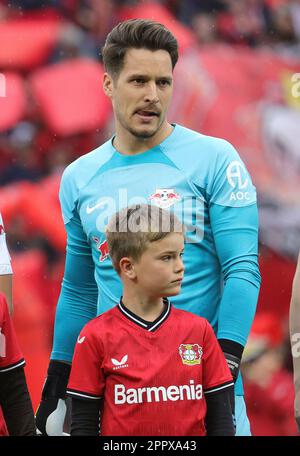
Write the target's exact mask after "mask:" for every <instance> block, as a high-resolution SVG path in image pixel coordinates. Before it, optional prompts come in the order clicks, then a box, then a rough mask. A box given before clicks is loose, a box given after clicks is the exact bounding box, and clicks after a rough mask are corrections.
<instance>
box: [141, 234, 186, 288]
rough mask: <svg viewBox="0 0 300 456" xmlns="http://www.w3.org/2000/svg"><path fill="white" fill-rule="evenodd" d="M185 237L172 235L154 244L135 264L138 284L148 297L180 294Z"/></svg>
mask: <svg viewBox="0 0 300 456" xmlns="http://www.w3.org/2000/svg"><path fill="white" fill-rule="evenodd" d="M183 250H184V237H183V235H182V234H181V233H170V234H168V235H167V236H166V237H165V238H164V239H161V240H160V241H156V242H152V243H151V244H150V245H149V247H148V248H147V250H146V251H145V252H144V253H143V254H142V256H141V257H140V259H139V260H138V262H134V271H135V274H136V283H137V285H138V287H139V288H140V290H141V291H142V292H144V293H145V294H147V295H148V296H156V297H165V296H175V295H177V294H178V293H179V292H180V289H181V282H182V279H183V273H184V265H183V261H182V255H183Z"/></svg>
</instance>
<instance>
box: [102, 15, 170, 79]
mask: <svg viewBox="0 0 300 456" xmlns="http://www.w3.org/2000/svg"><path fill="white" fill-rule="evenodd" d="M130 48H134V49H149V50H150V51H158V50H164V51H167V52H168V53H169V54H170V57H171V60H172V67H173V69H174V67H175V65H176V62H177V60H178V43H177V40H176V38H175V37H174V35H172V33H171V32H170V31H169V30H168V29H167V28H166V27H165V26H164V25H162V24H160V23H158V22H154V21H150V20H146V19H130V20H128V21H125V22H120V23H119V24H118V25H116V27H114V28H113V29H112V31H111V32H110V33H109V34H108V35H107V38H106V41H105V44H104V46H103V48H102V57H103V63H104V67H105V70H106V71H107V72H108V73H110V74H111V75H112V76H118V75H119V73H120V71H121V70H122V67H123V64H124V58H125V54H126V52H127V50H128V49H130Z"/></svg>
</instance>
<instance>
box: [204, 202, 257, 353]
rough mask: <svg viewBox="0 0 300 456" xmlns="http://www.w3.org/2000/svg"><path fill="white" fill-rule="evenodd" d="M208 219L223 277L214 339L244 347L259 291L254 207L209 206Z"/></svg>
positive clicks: (255, 208)
mask: <svg viewBox="0 0 300 456" xmlns="http://www.w3.org/2000/svg"><path fill="white" fill-rule="evenodd" d="M210 217H211V224H212V228H213V233H214V240H215V245H216V250H217V254H218V257H219V261H220V264H221V268H222V273H223V277H224V291H223V295H222V300H221V305H220V312H219V319H218V331H217V337H218V339H229V340H233V341H235V342H237V343H239V344H241V345H243V346H244V345H245V343H246V341H247V338H248V334H249V331H250V328H251V325H252V321H253V318H254V314H255V310H256V304H257V299H258V293H259V289H260V273H259V268H258V252H257V249H258V215H257V207H256V204H252V205H250V206H246V207H225V206H220V205H217V204H212V206H211V209H210Z"/></svg>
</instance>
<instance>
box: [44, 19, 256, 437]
mask: <svg viewBox="0 0 300 456" xmlns="http://www.w3.org/2000/svg"><path fill="white" fill-rule="evenodd" d="M102 54H103V62H104V66H105V70H106V72H105V74H104V80H103V89H104V92H105V94H106V95H107V96H108V97H109V98H110V100H111V102H112V107H113V111H114V117H115V131H116V133H115V136H114V137H113V138H111V139H110V140H109V141H107V142H106V143H104V144H103V145H102V146H100V147H99V148H97V149H96V150H95V151H93V152H91V153H88V154H86V155H83V156H82V157H80V158H79V159H78V160H76V161H75V162H73V163H72V164H71V165H69V166H68V167H67V169H66V170H65V172H64V174H63V177H62V181H61V187H60V201H61V208H62V214H63V219H64V223H65V227H66V231H67V253H66V264H65V273H64V279H63V283H62V289H61V294H60V297H59V301H58V305H57V310H56V318H55V328H54V344H53V350H52V354H51V361H50V364H49V368H48V376H47V380H46V383H45V386H44V389H43V393H42V401H41V404H40V407H39V409H38V413H37V416H36V423H37V427H38V429H39V430H40V431H41V432H42V433H43V434H48V435H55V434H57V433H58V434H59V433H61V432H62V424H63V420H64V414H65V394H66V393H65V389H66V385H67V382H68V377H69V373H70V364H71V360H72V355H73V351H74V346H75V343H76V340H77V337H78V335H79V333H80V331H81V329H82V327H83V326H84V325H85V324H86V323H87V322H88V321H89V320H91V319H92V318H94V317H95V316H96V315H97V314H100V313H102V312H104V311H106V310H108V309H110V308H112V307H113V306H114V305H116V304H117V303H118V301H119V296H121V294H122V293H121V282H120V280H119V277H118V275H117V273H116V272H115V271H114V269H113V266H112V263H111V260H110V258H109V253H108V249H107V243H106V239H105V227H106V223H107V220H108V219H109V218H110V216H111V215H112V214H113V213H115V212H117V211H118V210H120V209H122V208H123V207H125V206H128V205H130V204H133V203H137V202H143V203H147V202H149V201H150V202H151V203H152V204H155V205H157V206H158V207H161V208H165V209H169V210H172V211H174V213H175V214H176V215H177V216H178V217H179V219H180V220H181V221H182V222H183V223H184V224H185V226H187V227H189V229H188V231H189V232H187V241H186V247H185V260H186V261H185V264H186V275H185V279H184V281H183V284H182V292H181V294H180V295H178V296H176V297H175V298H174V306H176V307H177V308H179V309H184V310H187V311H190V312H192V313H194V314H196V315H199V316H202V317H204V318H206V319H207V320H208V321H209V322H210V324H211V325H212V327H213V329H214V331H215V334H216V336H217V338H218V340H219V343H220V345H221V348H222V350H223V352H224V354H225V357H226V359H227V362H228V365H229V367H230V369H231V371H232V375H233V378H234V379H235V417H236V435H250V426H249V421H248V419H247V415H246V408H245V402H244V399H243V386H242V379H241V376H240V374H239V365H240V360H241V357H242V353H243V348H244V346H245V344H246V341H247V337H248V334H249V331H250V327H251V324H252V320H253V317H254V314H255V309H256V303H257V298H258V293H259V288H260V274H259V269H258V252H257V247H258V243H257V237H258V214H257V206H256V192H255V187H254V186H253V185H252V182H251V178H250V175H249V173H248V171H247V169H246V167H245V165H244V163H243V162H242V161H241V159H240V157H239V155H238V153H237V152H236V150H235V149H234V148H233V147H232V146H231V145H230V144H229V143H228V142H226V141H224V140H222V139H219V138H213V137H209V136H205V135H202V134H200V133H197V132H195V131H192V130H189V129H187V128H184V127H183V126H180V125H176V124H171V123H169V122H168V120H167V110H168V106H169V104H170V102H171V99H172V92H173V69H174V67H175V65H176V62H177V59H178V46H177V41H176V39H175V38H174V36H173V35H172V34H171V32H170V31H169V30H168V29H166V28H165V27H164V26H163V25H161V24H159V23H156V22H153V21H149V20H140V19H136V20H130V21H126V22H123V23H120V24H119V25H118V26H116V27H115V28H114V29H113V30H112V31H111V32H110V33H109V35H108V37H107V39H106V43H105V45H104V48H103V50H102ZM232 406H234V405H232ZM53 423H54V426H53Z"/></svg>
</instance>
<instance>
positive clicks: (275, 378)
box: [241, 312, 297, 436]
mask: <svg viewBox="0 0 300 456" xmlns="http://www.w3.org/2000/svg"><path fill="white" fill-rule="evenodd" d="M283 338H284V331H283V328H282V327H281V321H280V319H279V317H277V316H275V315H274V314H272V313H269V312H260V313H259V314H258V315H257V316H256V317H255V319H254V322H253V326H252V328H251V332H250V335H249V338H248V342H247V344H246V347H245V350H244V354H243V358H242V367H241V370H242V374H243V379H244V388H245V401H246V404H247V411H248V416H249V420H250V423H251V431H252V434H253V435H254V436H292V435H296V434H297V429H296V425H295V422H294V417H293V401H294V395H293V378H292V375H291V374H290V372H289V371H288V370H286V369H285V368H284V350H283V348H284V347H283Z"/></svg>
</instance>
